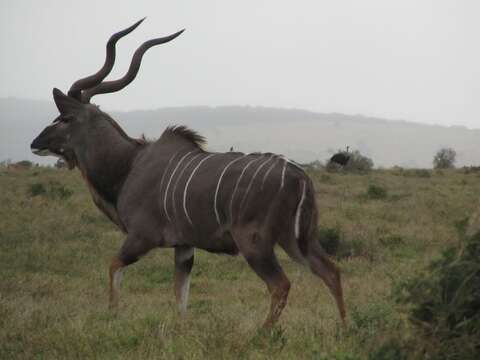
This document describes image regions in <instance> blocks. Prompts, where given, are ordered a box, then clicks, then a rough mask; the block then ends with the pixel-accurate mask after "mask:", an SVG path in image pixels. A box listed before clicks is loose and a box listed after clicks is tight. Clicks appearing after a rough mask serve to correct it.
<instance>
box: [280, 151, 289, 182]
mask: <svg viewBox="0 0 480 360" xmlns="http://www.w3.org/2000/svg"><path fill="white" fill-rule="evenodd" d="M282 160H283V161H284V162H285V163H284V164H283V169H282V183H281V185H280V189H283V185H284V184H285V170H287V163H288V161H287V159H285V158H284V157H282Z"/></svg>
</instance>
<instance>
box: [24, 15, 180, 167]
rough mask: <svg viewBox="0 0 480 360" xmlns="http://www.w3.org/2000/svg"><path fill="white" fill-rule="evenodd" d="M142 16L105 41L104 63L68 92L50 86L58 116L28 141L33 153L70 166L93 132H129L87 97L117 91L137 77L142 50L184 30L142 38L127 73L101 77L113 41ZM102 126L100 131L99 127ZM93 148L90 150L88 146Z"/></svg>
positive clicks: (110, 62)
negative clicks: (118, 77)
mask: <svg viewBox="0 0 480 360" xmlns="http://www.w3.org/2000/svg"><path fill="white" fill-rule="evenodd" d="M143 20H144V19H142V20H140V21H137V22H136V23H135V24H133V25H132V26H130V27H128V28H127V29H124V30H122V31H119V32H117V33H115V34H113V35H112V36H111V37H110V39H109V40H108V42H107V46H106V58H105V63H104V65H103V67H102V68H101V69H100V70H99V71H97V73H95V74H93V75H90V76H87V77H85V78H82V79H79V80H77V81H76V82H74V83H73V85H72V86H71V87H70V89H69V91H68V93H67V94H64V93H63V92H62V91H60V90H59V89H57V88H55V89H53V99H54V101H55V104H56V106H57V108H58V111H59V113H60V114H59V116H58V117H57V118H56V119H55V120H53V122H52V123H51V124H50V125H48V126H47V127H46V128H45V129H44V130H43V131H42V132H41V133H40V135H38V136H37V137H36V138H35V140H33V142H32V144H31V146H30V147H31V150H32V152H33V153H34V154H36V155H41V156H46V155H54V156H57V157H61V158H63V159H64V160H65V161H66V162H67V164H68V167H69V169H73V168H74V167H75V166H76V165H78V161H79V153H80V152H83V153H85V150H86V149H85V148H86V147H87V146H88V145H87V144H88V142H89V139H90V138H91V137H92V136H93V135H94V133H96V134H97V135H98V134H99V133H102V132H103V135H105V132H106V131H107V132H108V131H115V130H116V132H117V133H120V134H122V136H124V137H127V138H128V136H127V135H126V134H125V133H124V132H123V130H122V129H121V128H120V126H118V124H117V123H116V122H115V121H114V120H113V119H112V118H111V117H110V116H109V115H108V114H106V113H104V112H102V111H101V110H100V109H99V108H98V107H97V106H95V105H93V104H90V99H91V98H92V97H93V96H95V95H97V94H106V93H112V92H116V91H119V90H121V89H123V88H124V87H126V86H127V85H128V84H130V83H131V82H132V81H133V80H134V79H135V77H136V75H137V73H138V70H139V69H140V64H141V61H142V57H143V54H144V53H145V52H146V51H147V50H148V49H149V48H151V47H152V46H155V45H160V44H164V43H166V42H169V41H171V40H173V39H175V38H176V37H177V36H179V35H180V34H181V33H182V32H183V31H184V30H181V31H179V32H177V33H175V34H172V35H169V36H166V37H161V38H157V39H152V40H149V41H146V42H144V43H143V44H142V45H141V46H140V47H139V48H138V49H137V50H136V51H135V54H134V55H133V57H132V61H131V63H130V67H129V69H128V71H127V73H126V74H125V75H124V76H123V77H122V78H120V79H117V80H113V81H103V79H105V78H106V77H107V75H108V74H109V73H110V71H111V70H112V68H113V65H114V63H115V45H116V43H117V41H118V40H120V39H121V38H122V37H124V36H125V35H127V34H129V33H130V32H132V31H133V30H135V28H137V26H138V25H140V24H141V23H142V21H143ZM99 129H102V131H99ZM91 151H92V150H91Z"/></svg>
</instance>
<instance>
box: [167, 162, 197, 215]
mask: <svg viewBox="0 0 480 360" xmlns="http://www.w3.org/2000/svg"><path fill="white" fill-rule="evenodd" d="M200 155H202V153H199V154H197V155H195V156H194V157H192V158H191V159H190V160H189V161H188V162H187V164H186V165H185V166H184V167H183V169H182V171H180V173H179V174H178V177H177V180H176V181H175V185H174V186H173V190H172V206H173V214H174V215H177V207H176V206H175V191H176V190H177V186H178V183H179V181H180V179H181V177H182V176H183V173H184V172H185V170H186V169H187V168H188V166H189V165H190V164H191V163H192V162H193V161H194V160H195V159H196V158H197V157H198V156H200Z"/></svg>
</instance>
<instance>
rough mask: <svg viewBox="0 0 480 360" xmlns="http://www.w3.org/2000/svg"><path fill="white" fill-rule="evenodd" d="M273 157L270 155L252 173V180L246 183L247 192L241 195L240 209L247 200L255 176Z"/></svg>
mask: <svg viewBox="0 0 480 360" xmlns="http://www.w3.org/2000/svg"><path fill="white" fill-rule="evenodd" d="M274 156H275V155H271V156H270V157H269V158H268V159H267V160H265V161H264V162H262V163H261V164H260V165H259V166H258V168H257V170H256V171H255V172H254V173H253V175H252V178H251V179H250V182H249V183H248V186H247V190H246V191H245V193H244V194H243V198H242V201H241V202H240V209H241V208H242V206H243V203H244V202H245V200H246V199H247V196H248V193H249V191H250V189H251V188H252V185H253V181H254V180H255V177H256V176H257V174H258V173H259V172H260V170H261V169H262V168H263V167H264V166H265V165H266V164H267V163H268V162H269V161H270V160H272V159H273V157H274Z"/></svg>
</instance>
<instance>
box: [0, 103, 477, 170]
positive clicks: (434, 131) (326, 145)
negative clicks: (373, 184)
mask: <svg viewBox="0 0 480 360" xmlns="http://www.w3.org/2000/svg"><path fill="white" fill-rule="evenodd" d="M56 114H57V110H56V108H55V106H54V104H53V102H47V101H34V100H24V99H12V98H7V99H0V161H1V160H5V159H12V160H14V161H16V160H22V159H29V160H32V161H34V162H40V163H45V162H47V163H53V161H54V160H53V158H51V159H50V158H40V157H38V156H34V155H33V154H31V153H30V149H29V147H30V142H31V141H32V140H33V138H34V137H35V136H36V135H37V134H38V133H39V132H40V131H41V130H42V129H43V128H44V127H45V125H47V124H48V123H49V122H51V121H52V120H53V119H54V117H55V116H56ZM110 114H111V115H112V116H113V117H114V118H115V119H116V120H117V121H118V122H119V123H120V124H121V126H122V127H124V129H125V130H126V132H127V133H128V134H130V135H131V136H136V137H137V136H140V135H141V134H145V136H146V137H147V138H157V137H158V136H160V134H161V133H162V131H163V129H164V128H165V127H166V126H167V125H169V124H185V125H187V126H190V127H192V128H193V129H196V130H197V131H199V132H200V133H202V134H203V135H204V136H206V137H207V139H208V140H209V149H211V150H213V151H227V150H228V149H230V147H231V146H233V147H234V149H235V150H236V151H244V152H252V151H263V152H267V151H271V152H276V153H281V154H285V155H286V156H288V157H290V158H292V159H294V160H296V161H298V162H309V161H313V160H315V159H319V160H321V161H325V160H326V159H327V158H328V157H330V156H331V155H332V154H333V152H335V151H336V150H338V149H344V148H345V146H346V145H349V146H350V148H351V149H353V150H355V149H358V150H360V151H361V152H362V153H363V154H365V155H367V156H369V157H371V158H372V159H373V161H374V163H375V165H376V166H385V167H389V166H393V165H399V166H404V167H431V166H432V159H433V156H434V154H435V152H436V151H437V150H438V149H439V148H441V147H445V146H448V147H453V148H454V149H455V150H456V151H457V154H458V155H457V159H458V163H457V165H459V166H462V165H477V166H478V165H480V129H475V130H471V129H467V128H465V127H460V126H452V127H443V126H432V125H423V124H418V123H412V122H406V121H391V120H384V119H379V118H371V117H365V116H360V115H344V114H337V113H331V114H324V113H315V112H310V111H305V110H298V109H278V108H266V107H248V106H223V107H206V106H200V107H177V108H162V109H157V110H139V111H130V112H115V111H112V112H110Z"/></svg>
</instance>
